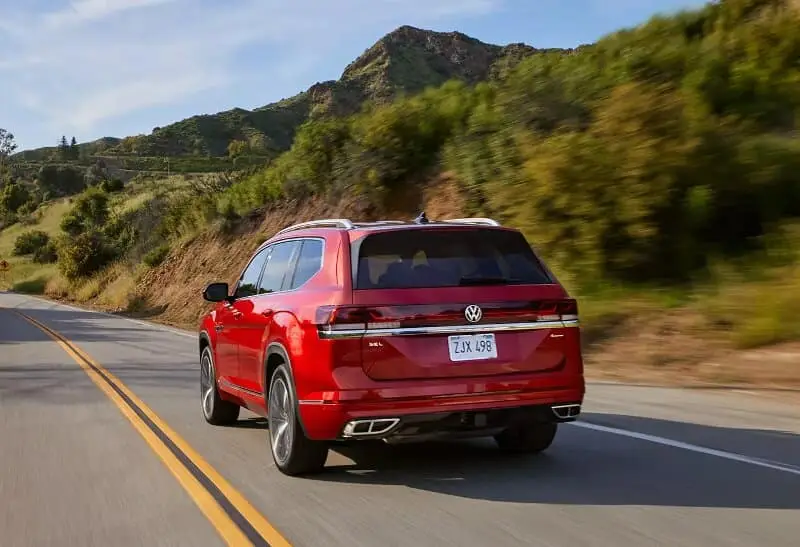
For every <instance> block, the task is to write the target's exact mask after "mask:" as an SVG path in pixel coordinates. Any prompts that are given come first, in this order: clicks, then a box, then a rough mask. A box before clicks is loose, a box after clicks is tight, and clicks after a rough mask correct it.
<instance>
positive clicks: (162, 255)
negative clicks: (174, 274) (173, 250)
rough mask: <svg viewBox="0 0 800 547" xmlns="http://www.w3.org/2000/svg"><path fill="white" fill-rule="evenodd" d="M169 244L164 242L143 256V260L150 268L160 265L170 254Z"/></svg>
mask: <svg viewBox="0 0 800 547" xmlns="http://www.w3.org/2000/svg"><path fill="white" fill-rule="evenodd" d="M169 250H170V248H169V245H168V244H166V243H165V244H164V245H160V246H158V247H156V248H155V249H152V250H151V251H150V252H148V253H147V254H146V255H144V257H143V258H142V262H144V263H145V265H147V266H148V267H150V268H155V267H156V266H158V265H160V264H161V263H162V262H164V260H165V259H166V258H167V256H168V255H169Z"/></svg>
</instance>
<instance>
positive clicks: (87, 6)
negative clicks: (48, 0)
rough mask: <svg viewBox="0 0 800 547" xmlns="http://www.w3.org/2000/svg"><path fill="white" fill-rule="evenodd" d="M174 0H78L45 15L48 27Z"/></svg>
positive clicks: (98, 18) (53, 27)
mask: <svg viewBox="0 0 800 547" xmlns="http://www.w3.org/2000/svg"><path fill="white" fill-rule="evenodd" d="M172 1H173V0H76V1H75V2H70V3H69V5H68V6H66V7H64V8H62V9H60V10H57V11H53V12H49V13H46V14H45V15H44V17H43V18H42V19H43V21H42V22H43V23H44V27H45V28H47V29H50V30H52V29H55V28H59V27H64V26H69V25H72V24H76V23H81V22H87V21H95V20H100V19H105V18H106V17H109V16H111V15H115V14H117V13H119V12H122V11H127V10H132V9H141V8H146V7H149V6H155V5H157V4H164V3H167V2H172Z"/></svg>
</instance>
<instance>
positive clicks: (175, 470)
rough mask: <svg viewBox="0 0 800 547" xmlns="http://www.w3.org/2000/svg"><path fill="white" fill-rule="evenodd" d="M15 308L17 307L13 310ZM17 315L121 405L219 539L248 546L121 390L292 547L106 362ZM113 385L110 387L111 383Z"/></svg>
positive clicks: (232, 498) (263, 527)
mask: <svg viewBox="0 0 800 547" xmlns="http://www.w3.org/2000/svg"><path fill="white" fill-rule="evenodd" d="M15 311H16V310H15ZM16 313H17V314H18V315H20V316H21V317H22V318H24V319H25V320H26V321H28V322H29V323H31V324H32V325H34V326H35V327H37V328H38V329H40V330H42V331H43V332H45V333H46V334H47V335H49V336H50V337H51V338H52V339H53V340H54V341H55V342H56V343H57V344H58V345H59V346H60V347H61V348H62V349H63V350H64V351H65V352H66V353H67V354H68V355H69V356H70V357H71V358H72V359H73V360H74V361H75V362H76V363H78V365H79V366H80V367H81V368H82V369H83V371H84V372H85V373H86V374H87V375H88V376H89V378H90V379H91V380H92V382H94V384H95V385H96V386H97V387H98V388H100V390H101V391H102V392H103V393H104V394H105V395H106V396H107V397H108V398H109V399H111V401H112V402H113V403H114V404H115V405H116V406H117V408H119V410H120V411H121V412H122V414H123V415H124V416H125V417H126V418H127V419H128V421H130V422H131V424H132V425H133V427H134V428H135V429H136V431H138V432H139V434H140V435H141V436H142V438H144V440H145V442H147V444H148V445H149V446H150V448H151V449H152V450H153V451H154V452H155V453H156V454H157V455H158V456H159V458H161V461H162V462H164V465H166V467H167V468H168V469H169V470H170V472H171V473H172V474H173V475H174V476H175V478H176V479H177V480H178V482H179V483H180V484H181V486H183V488H184V490H186V492H187V493H188V494H189V496H190V497H191V498H192V500H193V501H194V502H195V504H196V505H197V506H198V508H199V509H200V510H201V511H202V512H203V514H204V515H205V516H206V518H208V520H209V521H210V522H211V524H212V525H213V526H214V527H215V528H216V530H217V532H218V533H219V534H220V536H221V537H222V539H223V540H224V541H225V542H226V543H227V544H228V545H252V544H253V542H252V541H251V540H250V539H248V537H247V536H246V535H245V533H244V532H243V530H242V529H241V528H240V527H239V526H238V525H237V524H236V523H235V522H234V521H233V520H232V518H231V517H230V516H229V515H228V513H226V512H225V510H224V509H223V507H222V506H221V505H220V504H219V502H218V501H217V500H216V499H215V498H214V496H213V495H212V494H211V493H210V492H209V491H208V490H207V489H206V488H205V487H204V486H203V485H202V484H201V483H200V481H199V480H198V479H197V478H196V477H195V476H194V475H193V474H192V473H191V472H190V470H189V469H187V467H186V466H185V465H184V464H183V463H182V462H181V461H180V460H179V459H178V457H177V456H176V455H175V454H174V453H173V452H172V451H171V450H170V449H169V447H168V446H167V445H166V444H165V443H164V442H163V441H162V440H161V439H160V438H159V437H158V436H157V435H156V434H155V432H154V431H153V430H152V429H151V428H150V427H149V426H148V425H147V423H146V422H145V421H144V420H142V419H141V417H140V416H139V415H138V414H137V413H136V412H135V411H134V409H133V408H131V406H130V404H128V403H127V402H126V401H125V399H124V398H123V397H122V396H120V394H119V393H118V392H117V391H116V390H115V389H114V387H116V389H117V390H119V392H121V393H123V394H124V395H125V397H127V398H128V400H129V401H131V403H132V404H133V405H135V406H136V407H138V410H139V411H140V412H141V413H142V414H144V415H145V416H146V417H147V418H148V419H149V420H150V421H151V422H152V423H153V424H155V426H157V427H158V428H159V429H160V430H161V432H162V433H163V434H164V436H166V437H167V438H168V439H169V440H170V441H171V442H172V443H173V444H174V445H175V446H176V447H177V448H178V449H179V450H180V451H181V452H183V454H184V455H185V456H186V458H187V459H188V460H189V461H191V463H192V464H194V466H195V467H196V468H197V469H199V470H200V471H201V472H202V473H203V474H204V475H205V476H206V477H207V478H208V479H209V480H210V481H211V483H212V484H214V486H216V488H217V489H218V490H219V491H220V492H221V493H222V495H223V496H224V497H225V498H226V499H227V501H228V503H230V505H232V506H233V507H234V508H235V509H236V510H237V511H238V512H239V514H240V515H241V516H242V517H244V519H245V520H246V521H247V523H248V524H249V525H250V526H251V527H252V528H253V529H254V530H255V531H256V532H257V533H258V534H260V535H261V537H262V538H263V540H264V543H268V544H269V545H271V546H275V547H278V546H281V547H290V545H291V544H290V543H289V541H288V540H287V539H286V538H284V537H283V536H282V535H281V534H280V533H279V532H278V531H277V530H276V529H275V527H274V526H272V525H271V524H270V523H269V522H268V521H267V519H266V518H265V517H264V516H263V515H262V514H261V513H260V512H259V511H258V510H257V509H256V508H255V507H253V505H252V504H251V503H250V502H249V501H247V499H246V498H245V497H244V496H243V495H242V494H241V493H239V491H237V490H236V489H235V488H234V487H233V486H232V485H231V484H230V483H229V482H228V481H227V480H225V478H223V477H222V475H220V474H219V472H217V471H216V469H214V468H213V467H212V466H211V465H210V464H209V463H208V462H207V461H206V460H205V459H204V458H203V457H202V456H200V454H198V453H197V451H195V450H194V449H193V448H192V447H191V446H190V445H189V443H188V442H186V441H185V440H184V439H183V438H182V437H181V436H180V435H178V434H177V433H176V432H175V431H174V430H173V429H172V428H171V427H169V426H168V425H167V424H166V422H164V421H163V420H162V419H161V418H160V417H159V416H158V415H157V414H156V413H155V412H153V410H152V409H151V408H150V407H148V406H147V405H146V404H145V403H144V401H142V400H141V399H140V398H139V397H137V396H136V395H135V394H134V393H133V392H132V391H131V390H130V389H128V387H127V386H126V385H125V384H123V383H122V382H121V381H120V380H119V379H118V378H117V377H116V376H114V375H113V374H112V373H110V372H109V371H108V370H107V369H106V368H105V367H103V366H102V365H100V364H99V363H97V362H96V361H95V360H94V359H92V358H91V357H90V356H89V355H88V354H87V353H86V352H84V351H83V350H82V349H80V348H79V347H77V346H76V345H75V344H73V343H72V342H70V341H69V340H68V339H66V338H65V337H64V336H62V335H61V334H59V333H58V332H56V331H54V330H52V329H50V328H49V327H47V326H45V325H43V324H42V323H40V322H39V321H37V320H36V319H33V318H32V317H29V316H28V315H26V314H24V313H22V312H19V311H16ZM112 385H113V387H112Z"/></svg>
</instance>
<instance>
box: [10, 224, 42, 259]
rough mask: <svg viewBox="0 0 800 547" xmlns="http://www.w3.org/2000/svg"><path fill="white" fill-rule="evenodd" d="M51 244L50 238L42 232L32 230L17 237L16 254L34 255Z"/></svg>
mask: <svg viewBox="0 0 800 547" xmlns="http://www.w3.org/2000/svg"><path fill="white" fill-rule="evenodd" d="M48 243H50V236H49V235H47V233H46V232H43V231H41V230H31V231H29V232H25V233H22V234H20V235H19V237H17V239H16V241H15V242H14V254H15V255H18V256H22V255H29V254H33V253H35V252H37V251H39V250H40V249H42V248H44V247H46V246H47V244H48Z"/></svg>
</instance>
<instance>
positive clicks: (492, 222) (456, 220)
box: [441, 217, 501, 226]
mask: <svg viewBox="0 0 800 547" xmlns="http://www.w3.org/2000/svg"><path fill="white" fill-rule="evenodd" d="M441 222H448V223H451V224H483V225H486V226H501V224H500V223H499V222H497V221H496V220H493V219H491V218H479V217H476V218H451V219H448V220H442V221H441Z"/></svg>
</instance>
